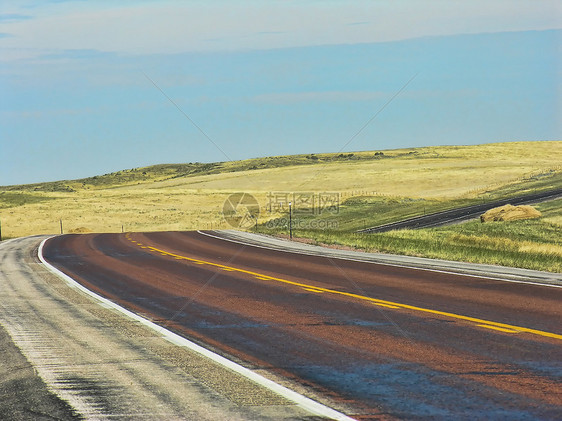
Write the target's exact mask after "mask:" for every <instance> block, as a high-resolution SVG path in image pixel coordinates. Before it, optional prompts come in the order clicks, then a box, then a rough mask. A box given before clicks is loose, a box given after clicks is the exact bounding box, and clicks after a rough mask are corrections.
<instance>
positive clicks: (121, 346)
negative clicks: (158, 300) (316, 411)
mask: <svg viewBox="0 0 562 421" xmlns="http://www.w3.org/2000/svg"><path fill="white" fill-rule="evenodd" d="M42 239H43V238H41V237H27V238H20V239H15V240H10V241H5V242H2V243H0V420H3V421H4V420H14V421H21V420H33V421H35V420H53V419H57V420H76V419H79V420H80V419H88V420H90V419H91V420H109V419H118V420H158V421H160V420H190V421H191V420H197V421H199V420H209V421H217V420H224V421H231V420H240V421H243V420H272V421H273V420H302V421H311V420H319V419H322V418H321V417H314V416H313V415H312V414H311V413H310V412H309V411H306V410H304V409H303V408H301V407H299V406H298V405H295V404H294V403H293V402H290V401H288V400H287V399H284V398H282V397H280V396H279V395H277V394H275V393H273V392H271V391H270V390H268V389H265V388H264V387H261V386H259V385H257V384H255V383H254V382H251V381H250V380H248V379H246V378H244V377H242V376H240V375H238V374H236V373H235V372H233V371H231V370H228V369H226V368H224V367H222V366H220V365H219V364H216V363H215V362H213V361H212V360H210V359H208V358H204V357H202V356H201V355H199V354H197V353H194V352H191V351H190V350H188V349H186V348H182V347H179V346H177V345H175V344H173V343H170V341H169V339H168V338H166V337H164V336H163V335H162V334H161V333H159V332H157V331H154V330H152V329H149V328H147V327H146V326H145V325H143V324H141V323H139V322H137V321H135V320H132V319H130V318H127V317H125V316H124V315H123V314H122V313H120V312H118V311H115V310H114V309H112V308H109V307H108V306H102V305H100V302H98V301H97V300H94V299H92V298H91V297H90V296H88V295H86V294H84V293H82V292H81V291H80V290H78V289H77V288H75V287H73V286H72V285H70V284H68V283H67V282H65V281H64V280H63V279H61V278H60V277H58V276H55V275H53V274H52V273H51V272H49V270H47V268H46V267H45V265H43V264H41V263H40V262H39V260H38V259H37V246H38V245H39V243H40V241H41V240H42ZM83 239H84V240H87V241H90V240H91V239H92V238H91V237H90V238H88V237H84V238H83ZM129 252H131V250H129ZM82 257H84V258H85V256H82ZM77 261H79V259H77Z"/></svg>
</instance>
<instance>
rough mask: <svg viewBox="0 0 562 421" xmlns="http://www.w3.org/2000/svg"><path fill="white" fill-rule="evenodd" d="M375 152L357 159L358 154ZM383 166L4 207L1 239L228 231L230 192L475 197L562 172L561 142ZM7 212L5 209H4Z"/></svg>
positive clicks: (390, 161) (104, 192)
mask: <svg viewBox="0 0 562 421" xmlns="http://www.w3.org/2000/svg"><path fill="white" fill-rule="evenodd" d="M361 154H369V155H372V154H373V152H364V153H363V152H362V153H356V155H361ZM385 155H386V156H387V157H386V158H384V159H378V160H369V161H343V162H333V163H329V164H325V165H323V164H316V165H306V166H304V165H301V166H293V167H282V168H272V169H260V170H249V171H243V172H233V173H221V174H213V175H205V176H195V177H183V178H176V179H172V180H167V181H158V182H145V183H142V184H137V185H132V186H122V187H112V188H110V189H109V188H106V189H104V188H97V189H91V190H85V189H78V190H77V191H76V192H68V193H66V192H65V193H60V192H57V193H37V192H30V193H33V194H34V195H36V196H48V197H56V200H48V201H44V202H40V203H35V204H26V205H23V206H18V207H11V208H3V209H2V208H0V218H1V222H2V234H3V237H18V236H24V235H32V234H49V233H58V232H59V230H60V228H59V219H62V220H63V226H64V230H65V232H66V231H68V230H71V229H76V228H79V227H85V228H88V229H90V230H92V231H96V232H119V231H121V229H122V226H123V229H124V230H125V231H140V230H151V231H153V230H186V229H198V228H200V229H209V228H228V225H227V224H226V223H225V221H224V220H223V217H222V205H223V203H224V201H225V199H226V198H227V197H228V195H229V194H230V193H233V192H248V193H251V194H253V195H254V196H255V197H256V198H257V200H258V202H259V203H260V206H261V207H263V208H264V212H262V216H263V218H271V217H273V216H275V215H270V214H267V213H266V212H265V207H266V205H267V193H268V192H272V191H287V192H294V191H297V192H298V191H305V192H306V191H308V192H312V191H314V192H327V191H329V192H339V193H340V194H341V197H342V198H347V197H350V196H353V195H363V194H369V195H371V194H377V195H387V196H403V197H413V198H438V199H451V198H459V197H475V196H477V195H478V194H480V193H482V192H484V191H486V190H488V189H492V188H497V187H500V186H502V185H505V184H508V183H512V182H516V181H518V180H521V179H523V178H524V177H526V176H529V175H531V174H538V173H541V172H546V171H548V170H552V169H554V170H557V171H560V170H561V167H560V162H561V161H562V159H561V158H562V142H561V141H552V142H517V143H501V144H487V145H479V146H463V147H428V148H417V149H406V150H394V151H385ZM0 205H1V204H0Z"/></svg>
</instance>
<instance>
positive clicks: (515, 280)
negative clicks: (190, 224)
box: [197, 230, 562, 288]
mask: <svg viewBox="0 0 562 421" xmlns="http://www.w3.org/2000/svg"><path fill="white" fill-rule="evenodd" d="M197 232H198V233H199V234H202V235H206V236H208V237H213V238H216V239H218V240H223V241H230V242H232V243H236V244H243V245H245V246H250V247H257V248H262V249H266V250H272V251H280V252H283V253H293V254H303V255H306V256H316V257H323V258H330V259H338V260H347V261H350V262H359V263H372V264H375V265H382V266H391V267H397V268H405V269H416V270H424V271H427V272H436V273H446V274H450V275H458V276H466V277H470V278H480V279H489V280H492V281H500V282H512V283H515V284H526V285H535V286H540V287H552V288H562V285H557V284H548V283H546V284H543V283H539V282H533V281H518V280H517V279H506V278H500V277H497V278H496V277H493V276H486V275H477V274H472V273H462V272H454V271H452V270H451V271H449V270H443V269H431V268H425V267H419V266H416V265H401V264H398V263H388V262H376V261H369V260H360V259H353V258H351V257H345V256H327V255H325V256H324V255H322V254H319V253H318V254H315V253H312V252H307V251H306V250H283V249H279V248H274V247H268V246H266V245H260V244H253V243H251V242H244V241H243V240H234V239H232V238H225V237H219V236H217V235H212V234H209V233H207V232H203V231H200V230H198V231H197ZM279 241H283V240H279Z"/></svg>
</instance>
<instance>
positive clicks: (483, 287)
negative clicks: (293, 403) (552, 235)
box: [44, 232, 562, 419]
mask: <svg viewBox="0 0 562 421" xmlns="http://www.w3.org/2000/svg"><path fill="white" fill-rule="evenodd" d="M218 235H219V236H220V234H218ZM44 255H45V258H46V259H47V260H48V261H49V262H51V263H52V264H53V265H55V266H56V267H58V268H59V269H61V270H62V271H63V272H65V273H67V274H68V275H70V276H72V277H73V278H74V279H76V280H78V281H80V282H81V283H82V284H83V285H84V286H86V287H87V288H89V289H91V290H93V291H95V292H97V293H99V294H101V295H104V296H105V297H107V298H109V299H111V300H113V301H115V302H117V303H120V304H121V305H123V306H124V307H126V308H128V309H131V310H133V311H135V312H137V313H139V314H143V315H146V316H147V317H149V318H151V319H152V320H154V321H157V322H158V323H160V324H161V325H163V326H165V327H166V328H168V329H170V330H172V331H174V332H177V333H179V334H181V335H184V336H186V337H188V338H191V339H193V340H194V341H196V342H198V343H200V344H204V346H206V347H208V348H210V349H212V350H214V351H216V352H217V353H220V354H222V355H224V356H227V357H229V358H232V359H234V360H235V361H237V362H239V363H240V364H242V365H244V366H246V367H248V368H251V369H253V370H257V371H261V372H264V373H269V374H270V375H273V376H276V377H277V378H279V379H285V380H284V381H285V382H286V385H287V386H290V387H292V388H298V389H299V392H301V393H303V394H308V395H309V396H312V397H314V398H315V399H317V400H320V401H322V402H323V403H325V404H327V405H329V406H331V407H334V408H336V409H338V410H341V411H343V412H345V413H346V414H348V415H350V416H352V417H354V418H357V419H403V418H419V417H422V418H423V417H425V418H431V419H450V418H456V419H474V418H481V419H490V418H496V419H497V418H501V419H536V418H541V419H560V418H562V398H561V397H562V382H561V379H562V363H561V361H562V323H561V321H562V305H561V303H562V288H559V287H556V286H548V285H544V286H543V285H533V284H526V283H515V282H504V281H501V280H495V279H489V278H479V277H476V276H464V275H458V274H452V273H446V272H438V271H431V270H417V269H413V268H404V267H397V266H390V265H381V264H374V263H369V262H360V261H352V260H346V259H337V258H334V257H322V256H311V255H304V254H299V253H291V252H282V251H276V250H269V249H267V248H264V247H254V246H250V245H243V244H239V243H235V242H231V241H227V240H225V239H222V238H219V237H218V236H217V233H205V232H202V233H198V232H161V233H158V232H155V233H127V234H88V235H65V236H60V237H55V238H52V239H50V240H49V241H48V242H47V243H46V247H45V249H44Z"/></svg>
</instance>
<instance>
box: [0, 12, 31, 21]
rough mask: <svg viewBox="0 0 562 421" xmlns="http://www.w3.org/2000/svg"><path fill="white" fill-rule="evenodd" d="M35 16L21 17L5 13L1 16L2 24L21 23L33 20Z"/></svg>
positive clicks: (16, 14)
mask: <svg viewBox="0 0 562 421" xmlns="http://www.w3.org/2000/svg"><path fill="white" fill-rule="evenodd" d="M32 17H33V16H29V15H20V14H18V13H5V14H1V15H0V23H7V22H19V21H22V20H28V19H31V18H32Z"/></svg>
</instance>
